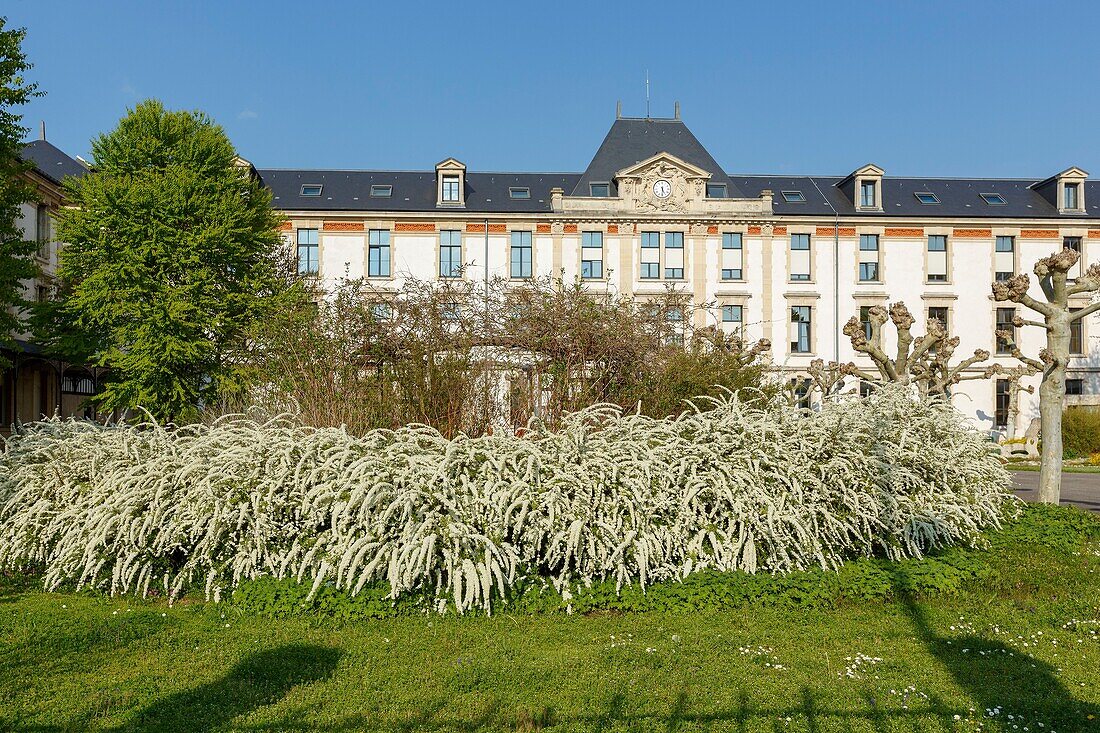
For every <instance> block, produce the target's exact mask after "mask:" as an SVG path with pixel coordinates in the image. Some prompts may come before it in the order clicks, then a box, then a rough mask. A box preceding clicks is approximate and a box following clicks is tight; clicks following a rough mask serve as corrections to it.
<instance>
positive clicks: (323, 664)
mask: <svg viewBox="0 0 1100 733" xmlns="http://www.w3.org/2000/svg"><path fill="white" fill-rule="evenodd" d="M340 656H341V652H340V651H339V650H336V649H330V648H327V647H320V646H307V645H303V644H288V645H286V646H280V647H277V648H275V649H268V650H265V651H262V652H257V653H256V654H252V655H249V656H248V657H246V658H245V659H243V660H242V661H241V662H240V663H239V664H237V665H236V666H235V667H233V669H231V670H229V672H228V674H226V675H225V676H224V677H222V678H221V679H219V680H217V681H215V682H211V683H209V684H206V685H202V686H200V687H196V688H194V689H192V690H187V691H185V692H179V693H176V694H174V695H170V696H168V697H165V698H163V699H161V700H158V701H157V702H155V703H153V704H152V705H149V706H148V707H147V708H145V709H143V710H141V711H140V712H138V713H136V714H135V715H134V717H133V719H132V720H131V721H130V722H129V723H126V724H124V725H120V726H117V727H115V728H112V729H111V730H112V731H114V732H116V733H124V732H125V733H130V732H135V733H136V732H137V731H142V732H144V731H172V732H173V733H176V732H177V731H195V732H196V733H198V732H201V731H212V730H215V729H218V728H221V727H222V726H224V725H225V724H226V723H228V722H229V721H230V720H232V719H233V718H236V717H237V716H239V715H244V714H246V713H250V712H252V711H253V710H256V709H257V708H261V707H263V706H265V705H271V704H272V703H275V702H278V701H279V700H281V699H282V698H284V697H286V695H287V693H289V692H290V690H291V689H292V688H293V687H295V686H297V685H303V684H309V683H311V682H318V681H320V680H323V679H327V678H328V677H331V676H332V673H333V672H334V671H335V670H336V664H337V662H338V661H339V660H340Z"/></svg>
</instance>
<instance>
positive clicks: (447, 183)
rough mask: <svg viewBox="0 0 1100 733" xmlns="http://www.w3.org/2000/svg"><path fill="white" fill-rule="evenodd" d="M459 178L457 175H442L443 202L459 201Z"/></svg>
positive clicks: (452, 202) (454, 202)
mask: <svg viewBox="0 0 1100 733" xmlns="http://www.w3.org/2000/svg"><path fill="white" fill-rule="evenodd" d="M460 180H461V179H459V177H458V176H443V203H445V204H457V203H458V202H459V200H460V199H459V193H458V185H459V183H460Z"/></svg>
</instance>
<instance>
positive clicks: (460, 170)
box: [435, 158, 466, 207]
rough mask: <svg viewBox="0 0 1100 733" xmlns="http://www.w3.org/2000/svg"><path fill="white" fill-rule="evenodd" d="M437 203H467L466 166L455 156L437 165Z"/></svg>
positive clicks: (438, 204) (449, 205)
mask: <svg viewBox="0 0 1100 733" xmlns="http://www.w3.org/2000/svg"><path fill="white" fill-rule="evenodd" d="M435 177H436V205H437V206H448V207H452V206H465V205H466V166H465V165H464V164H463V163H462V162H461V161H458V160H455V159H454V158H447V159H446V160H444V161H441V162H440V163H437V164H436V166H435Z"/></svg>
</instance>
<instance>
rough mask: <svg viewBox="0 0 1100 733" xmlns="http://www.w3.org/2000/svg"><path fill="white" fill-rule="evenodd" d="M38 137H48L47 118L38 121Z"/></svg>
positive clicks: (43, 138) (42, 138) (40, 138)
mask: <svg viewBox="0 0 1100 733" xmlns="http://www.w3.org/2000/svg"><path fill="white" fill-rule="evenodd" d="M38 139H39V140H45V139H46V121H45V120H42V121H40V122H39V123H38Z"/></svg>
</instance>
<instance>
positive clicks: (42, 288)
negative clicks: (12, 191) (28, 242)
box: [0, 137, 103, 433]
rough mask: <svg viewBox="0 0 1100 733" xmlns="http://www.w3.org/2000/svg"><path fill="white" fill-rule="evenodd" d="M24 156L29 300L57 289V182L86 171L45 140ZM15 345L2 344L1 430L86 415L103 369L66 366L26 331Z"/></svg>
mask: <svg viewBox="0 0 1100 733" xmlns="http://www.w3.org/2000/svg"><path fill="white" fill-rule="evenodd" d="M23 157H24V159H25V160H28V161H30V162H32V163H33V164H34V168H33V169H32V170H30V171H29V172H27V174H26V175H27V176H28V178H29V179H30V181H31V183H32V184H34V186H35V190H36V191H37V198H36V200H35V201H33V202H30V203H25V204H23V205H21V207H20V220H19V226H20V227H21V228H22V230H23V236H24V237H26V238H28V239H32V240H34V241H37V242H38V251H37V256H36V264H37V265H38V267H39V275H38V277H37V278H35V279H34V280H27V281H24V283H23V288H24V291H25V292H26V294H27V295H26V296H24V297H26V298H27V299H28V300H38V301H43V300H48V299H50V298H53V297H54V295H55V293H56V287H57V283H56V275H55V273H56V272H57V253H58V249H59V247H61V246H62V245H61V243H60V242H58V241H57V235H56V230H55V227H54V217H55V216H56V213H57V211H58V210H59V209H60V208H61V207H62V206H64V205H65V194H64V190H63V187H62V182H63V181H64V180H65V179H66V178H67V177H70V176H82V175H85V174H86V173H87V172H88V168H87V166H85V165H84V164H83V163H82V162H81V161H79V160H76V159H75V158H72V157H70V156H69V155H66V154H65V153H64V152H63V151H61V150H60V149H58V148H57V147H55V146H54V145H53V144H51V143H49V142H47V141H46V140H45V138H44V137H43V138H42V139H39V140H35V141H33V142H31V143H28V144H27V145H26V146H25V147H24V148H23ZM11 336H12V339H13V340H14V345H5V346H4V347H2V351H3V356H4V357H5V359H6V360H7V361H9V362H11V363H12V366H11V367H9V368H8V369H5V370H3V371H2V372H0V431H2V432H4V433H6V432H7V431H8V430H9V429H10V426H11V425H13V424H15V423H20V422H30V421H33V420H38V419H40V418H41V417H43V416H49V415H53V414H55V413H59V414H61V415H63V416H66V417H67V416H70V415H88V416H90V415H91V414H92V413H91V411H90V410H89V408H88V407H87V406H86V402H87V399H88V398H89V397H91V396H92V395H94V394H95V393H96V392H97V391H98V384H99V379H100V377H101V373H102V371H103V370H99V369H94V368H86V367H82V366H76V365H70V364H67V363H65V362H63V361H59V360H57V359H52V358H49V357H48V356H46V355H45V354H43V353H42V351H41V349H39V348H38V347H37V346H36V345H35V344H33V343H31V341H30V338H29V335H28V334H27V333H25V332H20V333H14V334H11Z"/></svg>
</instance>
